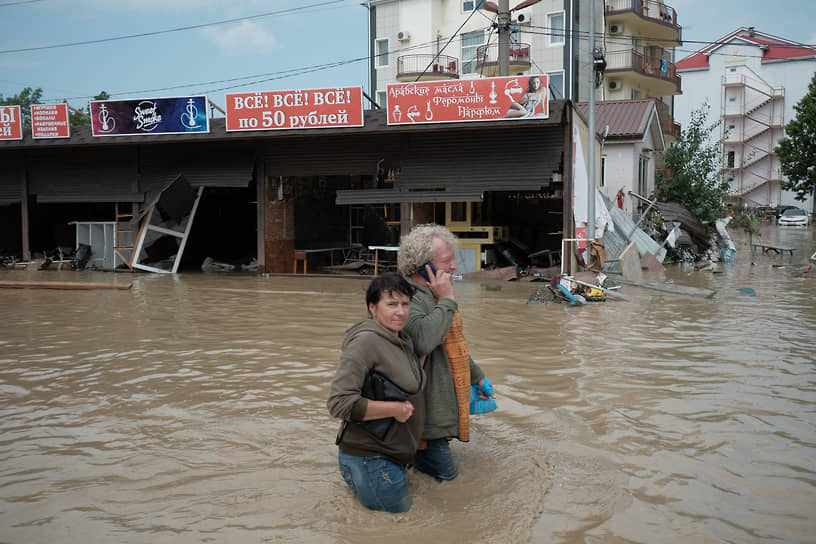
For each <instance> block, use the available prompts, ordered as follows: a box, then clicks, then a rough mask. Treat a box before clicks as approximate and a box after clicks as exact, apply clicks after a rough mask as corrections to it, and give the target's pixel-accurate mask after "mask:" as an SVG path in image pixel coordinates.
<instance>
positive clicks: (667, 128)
mask: <svg viewBox="0 0 816 544" xmlns="http://www.w3.org/2000/svg"><path fill="white" fill-rule="evenodd" d="M657 117H658V119H660V129H661V130H662V131H663V134H666V135H669V136H674V137H677V136H679V135H680V125H679V124H678V123H675V122H674V117H672V114H671V110H670V108H669V106H668V105H667V104H665V103H663V102H661V101H659V100H658V101H657Z"/></svg>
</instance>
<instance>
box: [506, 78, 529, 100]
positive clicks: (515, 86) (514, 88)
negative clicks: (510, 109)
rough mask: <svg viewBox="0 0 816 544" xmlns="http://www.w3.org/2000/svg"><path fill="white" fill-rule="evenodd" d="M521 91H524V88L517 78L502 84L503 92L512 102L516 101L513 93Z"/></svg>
mask: <svg viewBox="0 0 816 544" xmlns="http://www.w3.org/2000/svg"><path fill="white" fill-rule="evenodd" d="M522 92H524V89H522V88H521V85H520V84H519V81H518V79H511V80H510V81H508V82H507V84H506V85H505V86H504V94H506V95H507V97H508V98H510V100H512V101H513V102H515V101H516V99H515V98H514V97H513V95H514V94H521V93H522Z"/></svg>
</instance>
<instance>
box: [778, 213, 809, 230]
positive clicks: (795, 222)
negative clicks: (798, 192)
mask: <svg viewBox="0 0 816 544" xmlns="http://www.w3.org/2000/svg"><path fill="white" fill-rule="evenodd" d="M777 223H778V224H779V225H780V226H797V227H806V226H808V224H809V223H810V217H808V214H807V212H806V211H805V210H802V209H800V208H788V209H787V210H785V211H784V212H782V215H780V216H779V220H778V221H777Z"/></svg>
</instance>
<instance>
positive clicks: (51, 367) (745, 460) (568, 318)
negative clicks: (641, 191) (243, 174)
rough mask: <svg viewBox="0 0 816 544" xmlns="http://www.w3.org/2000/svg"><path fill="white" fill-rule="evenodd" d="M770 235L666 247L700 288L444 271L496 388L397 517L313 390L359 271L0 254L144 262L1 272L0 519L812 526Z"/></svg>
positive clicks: (801, 415)
mask: <svg viewBox="0 0 816 544" xmlns="http://www.w3.org/2000/svg"><path fill="white" fill-rule="evenodd" d="M762 240H763V241H766V242H780V243H784V244H788V245H792V246H794V247H797V248H799V250H798V251H797V253H796V255H795V257H794V258H793V262H792V263H789V261H790V258H789V257H785V259H784V264H785V265H786V266H784V267H774V266H773V265H774V264H776V263H778V262H779V259H778V258H777V257H773V256H767V255H766V256H758V257H757V258H756V263H757V264H756V265H754V266H751V265H750V255H749V254H748V252H747V251H746V250H745V249H744V248H745V241H744V240H740V239H738V240H737V244H738V246H739V247H740V249H741V251H740V252H739V253H738V254H737V257H736V259H735V263H734V264H733V265H726V266H723V267H722V269H721V271H720V273H712V272H702V271H698V272H690V271H687V270H686V269H684V268H683V267H680V266H677V267H672V268H671V269H670V270H668V272H667V277H668V278H669V279H670V280H673V281H675V282H676V283H682V284H686V285H694V286H698V287H706V288H710V289H715V290H716V291H717V294H716V296H715V297H714V298H713V299H696V298H689V297H684V296H674V295H669V294H666V293H661V292H657V291H649V290H644V289H639V288H635V287H626V286H625V287H624V288H623V289H622V292H623V293H624V294H625V295H626V296H627V297H628V298H629V300H628V301H626V302H613V301H608V302H606V303H599V304H593V305H588V306H584V307H568V306H566V305H563V304H540V305H527V304H526V300H527V298H528V296H529V295H530V294H531V293H532V292H533V291H534V290H535V289H536V287H537V286H538V285H540V284H531V283H502V284H498V283H484V284H482V283H473V282H458V283H457V298H458V299H459V303H460V307H461V309H462V314H463V320H464V326H465V334H466V336H467V337H468V339H469V344H470V350H471V353H472V354H473V356H474V358H475V359H476V360H477V361H478V362H479V363H480V364H481V366H482V368H483V369H485V370H486V372H487V374H488V376H489V377H490V378H491V379H492V381H493V382H494V384H495V387H496V392H497V394H498V404H499V410H498V411H496V412H493V413H491V414H485V415H480V416H474V417H473V418H472V432H471V442H470V443H468V444H462V443H458V442H455V443H454V446H453V450H454V454H455V456H456V457H457V459H458V461H459V464H460V468H461V470H460V473H461V476H460V477H459V478H458V479H457V480H455V481H453V482H451V483H446V484H437V483H436V482H434V481H430V480H429V479H428V478H426V477H424V476H422V475H419V474H414V473H410V474H409V479H410V486H411V489H412V493H413V495H414V507H413V509H412V510H411V511H410V512H409V513H407V514H405V515H391V514H383V513H372V512H369V511H367V510H365V509H364V508H362V507H361V506H359V504H357V502H356V501H355V500H354V499H353V498H352V496H351V494H350V493H349V491H348V490H347V488H346V487H345V485H344V484H343V482H342V480H341V478H340V475H339V473H338V470H337V462H336V447H335V446H334V435H335V431H336V428H337V424H336V422H335V421H333V420H332V419H331V418H330V417H329V416H328V414H327V411H326V397H327V394H328V388H329V382H330V380H331V377H332V376H333V373H334V368H335V365H336V362H337V359H338V354H339V346H340V341H341V339H342V337H343V332H344V330H345V329H346V328H347V327H348V326H349V325H351V324H352V323H353V322H354V321H355V320H357V319H358V318H360V317H361V316H362V315H364V312H365V308H364V303H363V294H364V289H365V287H366V285H367V282H365V281H362V280H360V279H339V278H338V279H335V278H319V277H270V278H262V277H256V276H232V275H202V274H196V273H192V274H180V275H178V276H175V277H174V276H158V275H143V274H135V275H130V274H125V273H123V274H115V275H114V274H111V273H95V272H82V273H73V272H65V271H63V272H26V271H0V279H3V280H10V279H15V280H35V279H36V280H52V279H59V280H62V281H74V280H77V281H88V282H112V281H114V282H123V283H126V282H131V281H132V282H133V288H132V289H131V290H129V291H120V290H86V291H77V290H74V291H53V290H34V289H31V290H16V289H3V290H1V291H0V323H2V325H0V541H2V542H20V543H28V542H61V543H66V542H76V543H86V542H150V543H156V542H173V543H178V542H191V543H192V542H231V543H243V542H253V543H254V542H316V543H335V542H338V543H339V542H343V543H345V542H348V543H354V544H366V543H374V542H383V541H388V542H410V543H412V544H415V543H416V542H471V541H483V542H497V543H520V542H545V543H574V542H598V543H600V542H643V543H650V544H654V543H677V542H683V543H685V542H695V543H707V542H740V543H742V542H814V540H816V536H814V535H816V515H814V513H816V462H815V461H816V363H815V362H814V359H816V351H815V350H814V342H816V325H815V324H814V323H815V320H816V271H814V272H811V273H809V274H805V275H800V272H801V271H802V270H803V269H804V268H805V266H806V265H807V257H808V256H809V255H810V254H811V253H813V251H814V250H815V249H816V241H815V240H814V231H813V230H812V229H787V230H784V229H778V228H777V227H775V226H768V227H765V231H764V232H763V238H762ZM739 288H752V289H753V290H754V292H755V293H756V296H749V295H748V294H746V293H745V292H744V291H739V290H738V289H739Z"/></svg>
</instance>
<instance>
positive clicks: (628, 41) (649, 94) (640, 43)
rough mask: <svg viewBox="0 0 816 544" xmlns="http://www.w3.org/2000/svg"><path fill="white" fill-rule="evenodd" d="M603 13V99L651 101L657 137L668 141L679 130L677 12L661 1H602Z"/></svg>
mask: <svg viewBox="0 0 816 544" xmlns="http://www.w3.org/2000/svg"><path fill="white" fill-rule="evenodd" d="M604 10H605V21H604V23H605V36H604V38H605V44H604V49H605V56H606V73H605V75H604V95H603V96H604V100H613V101H620V100H640V99H646V98H654V99H655V104H656V107H657V112H658V116H659V118H660V127H661V129H662V130H663V135H664V137H665V138H666V141H667V143H668V142H671V141H673V140H674V138H675V136H676V135H677V131H678V130H679V128H680V127H679V125H677V123H675V121H674V118H673V113H674V97H675V96H676V95H679V94H680V76H678V75H677V71H676V69H675V64H674V48H675V47H678V46H680V45H682V44H683V42H682V28H681V26H680V25H679V23H678V17H677V12H676V11H675V10H674V8H672V7H671V6H669V5H667V4H666V3H664V2H663V1H662V0H604ZM684 87H685V85H684Z"/></svg>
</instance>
